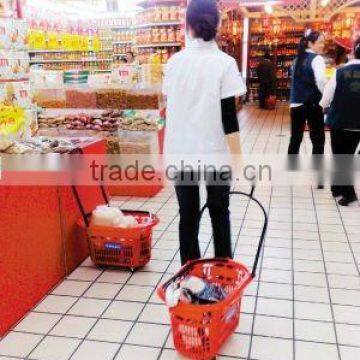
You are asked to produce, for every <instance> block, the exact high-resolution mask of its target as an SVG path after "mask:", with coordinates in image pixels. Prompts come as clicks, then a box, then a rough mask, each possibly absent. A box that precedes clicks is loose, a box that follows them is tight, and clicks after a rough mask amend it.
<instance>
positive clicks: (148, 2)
mask: <svg viewBox="0 0 360 360" xmlns="http://www.w3.org/2000/svg"><path fill="white" fill-rule="evenodd" d="M183 2H184V1H181V0H136V1H135V5H137V6H140V7H142V8H149V7H153V6H160V5H164V6H166V5H180V4H181V3H183Z"/></svg>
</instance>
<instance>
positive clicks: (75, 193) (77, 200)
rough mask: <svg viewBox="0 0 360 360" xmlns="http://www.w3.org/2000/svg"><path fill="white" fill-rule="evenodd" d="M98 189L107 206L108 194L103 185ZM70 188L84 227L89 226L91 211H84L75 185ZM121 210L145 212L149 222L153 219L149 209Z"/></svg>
mask: <svg viewBox="0 0 360 360" xmlns="http://www.w3.org/2000/svg"><path fill="white" fill-rule="evenodd" d="M100 189H101V194H102V196H103V198H104V201H105V204H106V205H107V206H109V199H108V196H107V194H106V191H105V188H104V186H103V185H100ZM72 190H73V193H74V196H75V199H76V202H77V203H78V206H79V209H80V213H81V216H82V218H83V220H84V223H85V225H86V227H89V225H90V222H89V217H90V216H91V212H90V213H86V211H85V209H84V205H83V203H82V201H81V198H80V195H79V192H78V190H77V188H76V186H75V185H74V186H72ZM121 210H122V211H124V212H136V213H140V214H146V215H148V219H149V222H150V223H151V222H153V221H154V215H153V214H152V213H151V212H150V211H145V210H135V211H134V210H126V209H121Z"/></svg>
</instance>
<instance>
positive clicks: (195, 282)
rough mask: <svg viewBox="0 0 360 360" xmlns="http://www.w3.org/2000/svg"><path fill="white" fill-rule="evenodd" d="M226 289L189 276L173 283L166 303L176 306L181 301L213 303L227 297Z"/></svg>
mask: <svg viewBox="0 0 360 360" xmlns="http://www.w3.org/2000/svg"><path fill="white" fill-rule="evenodd" d="M226 296H227V293H226V291H225V290H224V289H223V288H222V287H221V286H218V285H216V284H211V283H209V282H207V281H205V280H203V279H200V278H198V277H196V276H189V277H187V278H185V279H184V280H182V281H180V282H178V283H176V282H175V283H172V284H170V285H169V287H168V288H167V289H166V304H167V305H168V307H170V308H171V307H174V306H176V305H177V304H178V303H179V302H182V303H186V304H198V305H205V304H213V303H217V302H219V301H222V300H224V299H225V298H226Z"/></svg>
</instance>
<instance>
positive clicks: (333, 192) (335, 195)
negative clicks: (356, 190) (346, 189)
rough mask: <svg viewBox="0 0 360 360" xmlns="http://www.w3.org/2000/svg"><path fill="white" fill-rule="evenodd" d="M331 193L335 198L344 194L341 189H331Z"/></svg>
mask: <svg viewBox="0 0 360 360" xmlns="http://www.w3.org/2000/svg"><path fill="white" fill-rule="evenodd" d="M331 194H332V196H333V197H334V198H337V197H339V196H342V194H341V193H340V192H339V191H331Z"/></svg>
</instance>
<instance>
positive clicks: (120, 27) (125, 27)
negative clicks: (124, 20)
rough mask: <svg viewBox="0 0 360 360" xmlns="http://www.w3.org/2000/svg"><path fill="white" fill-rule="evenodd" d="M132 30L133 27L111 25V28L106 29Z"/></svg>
mask: <svg viewBox="0 0 360 360" xmlns="http://www.w3.org/2000/svg"><path fill="white" fill-rule="evenodd" d="M133 28H134V25H130V26H123V25H112V26H107V27H106V29H112V30H131V29H133Z"/></svg>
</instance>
